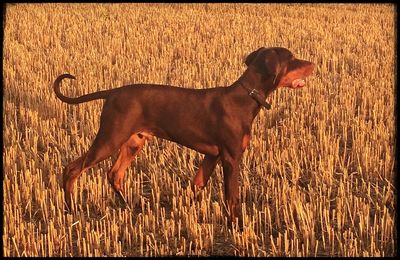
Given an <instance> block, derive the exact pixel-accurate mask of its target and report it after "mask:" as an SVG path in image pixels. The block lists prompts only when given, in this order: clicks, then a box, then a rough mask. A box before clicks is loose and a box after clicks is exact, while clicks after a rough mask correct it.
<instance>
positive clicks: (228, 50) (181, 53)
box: [2, 4, 397, 256]
mask: <svg viewBox="0 0 400 260" xmlns="http://www.w3.org/2000/svg"><path fill="white" fill-rule="evenodd" d="M5 18H6V20H5V25H4V38H5V39H4V41H3V46H4V47H3V122H4V125H3V227H2V229H3V230H2V234H3V235H2V240H3V254H4V256H158V255H242V256H390V255H394V254H396V253H397V249H396V246H395V245H396V244H397V230H396V222H395V219H396V207H395V205H396V202H395V198H396V195H397V190H396V188H395V186H394V178H395V176H394V164H395V160H394V158H395V156H394V145H395V114H394V104H395V44H396V43H395V20H394V19H395V7H394V6H393V5H366V4H360V5H354V4H307V5H298V4H290V5H288V4H16V5H11V6H9V5H8V6H7V9H6V15H5ZM261 46H266V47H271V46H282V47H286V48H288V49H290V50H291V51H292V52H293V53H294V54H295V55H297V56H298V57H299V58H302V59H307V60H310V61H313V62H315V63H316V64H317V68H316V71H315V73H314V74H313V76H311V77H310V78H309V79H308V80H307V85H306V87H305V88H303V89H301V90H291V89H279V90H277V91H276V92H274V93H273V94H272V95H271V96H270V97H269V98H268V99H269V101H270V102H271V103H272V110H269V111H265V110H262V111H261V112H260V114H259V115H258V117H256V119H255V121H254V124H253V129H252V140H251V143H250V146H249V148H248V150H247V151H246V152H245V154H244V157H243V160H242V164H241V179H240V182H241V191H240V194H241V201H242V202H245V206H243V220H244V226H245V228H244V230H243V232H239V231H238V230H236V229H234V230H230V229H228V228H227V219H226V216H225V214H224V204H223V177H222V171H221V168H222V167H220V166H217V168H216V170H215V172H214V174H213V176H212V178H211V180H210V182H209V183H208V185H207V187H206V189H205V190H204V191H202V192H201V196H202V198H203V199H202V201H201V202H199V201H195V203H194V200H193V194H192V192H191V191H190V183H191V179H192V178H193V176H194V175H195V172H196V170H197V169H198V166H199V163H200V162H201V159H202V158H203V155H201V154H199V153H196V152H195V151H193V150H190V149H187V148H185V147H181V146H179V145H176V144H174V143H171V142H168V141H164V140H161V139H156V138H154V139H153V140H152V141H150V142H149V143H147V144H146V146H145V147H144V149H143V151H142V152H141V153H140V154H139V156H138V157H137V159H135V161H134V162H133V164H132V166H131V167H130V168H129V169H128V172H127V173H126V175H125V183H124V190H125V191H126V194H127V200H128V202H129V204H130V207H131V208H132V211H129V210H128V209H124V208H122V207H120V204H119V202H118V200H117V198H116V197H115V196H114V193H113V191H112V189H111V186H110V185H109V184H108V182H107V178H106V173H107V171H108V169H109V168H110V167H111V164H112V162H113V160H115V158H110V159H109V160H106V161H104V162H102V163H100V164H98V165H97V166H96V167H94V168H93V169H90V170H88V171H87V172H85V173H84V174H83V175H82V176H81V178H80V179H78V181H77V185H76V187H75V192H74V196H75V197H74V200H75V203H76V206H77V207H78V211H77V213H76V214H74V215H71V214H64V204H63V199H64V198H63V196H64V195H63V192H62V189H61V179H62V170H63V166H64V165H66V164H67V163H68V162H70V161H71V160H73V159H76V158H77V157H78V156H79V155H80V154H82V153H83V152H85V151H86V150H87V149H88V147H89V145H90V144H91V142H92V140H93V138H94V136H95V134H96V131H97V129H98V126H99V116H100V112H101V108H102V104H103V102H102V101H93V102H90V103H85V104H81V105H79V106H72V105H67V104H64V103H62V102H61V101H59V100H58V99H56V97H55V94H54V92H53V90H52V87H51V86H52V83H53V81H54V79H55V78H56V77H57V76H58V75H59V74H61V73H71V74H73V75H75V76H76V77H77V80H76V81H65V83H63V86H62V91H63V93H65V94H66V95H69V96H77V95H82V94H86V93H90V92H93V91H97V90H102V89H110V88H115V87H119V86H121V85H124V84H131V83H160V84H171V85H177V86H183V87H194V88H210V87H215V86H226V85H229V84H231V83H232V82H233V81H235V80H236V79H237V78H238V77H239V76H240V75H241V73H242V72H243V71H244V70H245V64H244V63H243V59H244V57H245V56H246V55H247V54H249V53H250V52H251V51H253V50H255V49H257V48H259V47H261Z"/></svg>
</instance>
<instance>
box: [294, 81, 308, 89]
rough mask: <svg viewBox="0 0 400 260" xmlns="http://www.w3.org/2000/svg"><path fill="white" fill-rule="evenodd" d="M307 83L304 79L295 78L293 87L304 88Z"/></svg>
mask: <svg viewBox="0 0 400 260" xmlns="http://www.w3.org/2000/svg"><path fill="white" fill-rule="evenodd" d="M305 84H306V82H305V81H304V79H295V80H293V81H292V88H302V87H304V85H305Z"/></svg>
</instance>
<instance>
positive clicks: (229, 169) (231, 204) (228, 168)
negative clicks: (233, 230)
mask: <svg viewBox="0 0 400 260" xmlns="http://www.w3.org/2000/svg"><path fill="white" fill-rule="evenodd" d="M240 159H241V155H238V156H231V155H227V154H224V155H223V156H222V158H221V161H222V167H223V171H224V184H225V200H226V202H227V206H228V214H229V216H230V220H231V222H232V223H236V222H237V220H236V218H238V220H239V223H238V224H239V227H240V228H242V226H243V223H242V218H241V209H240V204H239V175H240V169H239V164H240Z"/></svg>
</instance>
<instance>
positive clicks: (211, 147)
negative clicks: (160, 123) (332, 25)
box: [138, 129, 219, 156]
mask: <svg viewBox="0 0 400 260" xmlns="http://www.w3.org/2000/svg"><path fill="white" fill-rule="evenodd" d="M138 135H139V136H140V135H141V136H143V137H145V138H147V139H150V138H151V137H152V136H156V137H159V138H162V139H165V140H168V141H172V142H175V143H177V144H180V145H183V146H185V147H187V148H190V149H193V150H195V151H197V152H199V153H202V154H208V155H212V156H218V154H219V149H218V146H217V145H216V144H211V143H209V142H204V141H201V140H200V139H199V138H196V136H192V137H191V138H190V139H188V140H186V139H185V138H182V137H181V136H179V137H178V136H174V135H171V134H167V133H166V132H165V131H163V130H159V129H157V130H155V129H153V130H152V131H145V132H140V133H138Z"/></svg>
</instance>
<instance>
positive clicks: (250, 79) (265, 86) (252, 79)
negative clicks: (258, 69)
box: [233, 68, 276, 109]
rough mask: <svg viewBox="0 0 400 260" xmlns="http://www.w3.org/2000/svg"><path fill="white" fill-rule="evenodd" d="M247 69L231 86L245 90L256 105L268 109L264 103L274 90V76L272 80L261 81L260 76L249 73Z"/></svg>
mask: <svg viewBox="0 0 400 260" xmlns="http://www.w3.org/2000/svg"><path fill="white" fill-rule="evenodd" d="M251 69H252V68H248V69H247V70H246V71H245V72H244V73H243V75H242V76H241V77H240V78H239V79H238V80H237V81H236V82H235V83H234V84H233V86H240V87H242V88H243V89H245V90H246V91H247V93H248V95H249V96H250V97H251V98H252V99H254V100H255V101H256V102H257V103H258V105H260V106H262V107H264V108H266V109H270V108H271V105H270V104H269V103H268V102H266V100H265V99H266V98H267V96H268V95H269V94H271V93H272V91H274V90H275V88H276V87H275V81H276V76H275V77H274V78H273V79H266V80H265V79H263V77H262V75H260V74H259V73H255V72H254V71H250V70H251Z"/></svg>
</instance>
